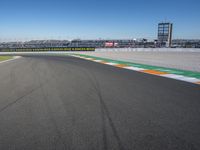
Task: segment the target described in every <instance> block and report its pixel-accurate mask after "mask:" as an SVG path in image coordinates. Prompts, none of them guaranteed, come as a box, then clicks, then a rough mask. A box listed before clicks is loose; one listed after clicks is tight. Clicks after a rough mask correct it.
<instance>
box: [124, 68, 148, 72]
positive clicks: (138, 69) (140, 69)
mask: <svg viewBox="0 0 200 150" xmlns="http://www.w3.org/2000/svg"><path fill="white" fill-rule="evenodd" d="M124 68H125V69H129V70H134V71H142V70H145V69H143V68H138V67H124Z"/></svg>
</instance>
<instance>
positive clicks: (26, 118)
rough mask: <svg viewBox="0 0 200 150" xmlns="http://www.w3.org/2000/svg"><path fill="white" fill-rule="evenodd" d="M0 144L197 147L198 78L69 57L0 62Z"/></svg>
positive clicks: (81, 149) (132, 149) (47, 149)
mask: <svg viewBox="0 0 200 150" xmlns="http://www.w3.org/2000/svg"><path fill="white" fill-rule="evenodd" d="M0 149H1V150H198V149H200V86H199V85H195V84H191V83H187V82H182V81H177V80H173V79H168V78H164V77H158V76H153V75H148V74H144V73H139V72H134V71H130V70H125V69H120V68H115V67H112V66H108V65H103V64H99V63H95V62H90V61H87V60H82V59H79V58H74V57H55V56H46V57H45V56H26V57H22V58H20V59H16V60H13V61H10V62H6V63H1V64H0Z"/></svg>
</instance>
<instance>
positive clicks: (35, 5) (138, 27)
mask: <svg viewBox="0 0 200 150" xmlns="http://www.w3.org/2000/svg"><path fill="white" fill-rule="evenodd" d="M199 8H200V1H199V0H167V1H163V0H32V1H31V0H0V19H1V21H0V40H1V41H8V40H12V41H13V40H30V39H74V38H81V39H98V38H103V39H105V38H107V39H112V38H114V39H119V38H143V37H144V38H148V39H155V38H156V34H157V33H156V32H157V24H158V22H161V21H165V20H166V21H170V22H173V23H174V34H173V37H174V38H192V39H200V9H199Z"/></svg>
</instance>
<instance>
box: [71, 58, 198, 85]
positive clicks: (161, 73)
mask: <svg viewBox="0 0 200 150" xmlns="http://www.w3.org/2000/svg"><path fill="white" fill-rule="evenodd" d="M74 56H75V57H78V58H82V59H86V60H90V61H94V62H98V63H101V64H107V65H112V66H115V67H119V68H124V69H128V70H133V71H138V72H143V73H147V74H152V75H157V76H162V77H167V78H171V79H176V80H181V81H185V82H190V83H194V84H199V85H200V79H197V78H195V77H188V76H183V75H177V74H170V73H167V72H164V71H166V70H162V71H158V70H151V69H144V68H140V67H139V66H138V67H136V66H129V65H126V64H120V63H113V62H109V61H105V60H100V59H95V58H90V57H84V56H76V55H74ZM167 71H170V70H167Z"/></svg>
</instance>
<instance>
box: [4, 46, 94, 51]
mask: <svg viewBox="0 0 200 150" xmlns="http://www.w3.org/2000/svg"><path fill="white" fill-rule="evenodd" d="M0 51H1V52H34V51H95V48H94V47H49V48H47V47H45V48H2V49H0Z"/></svg>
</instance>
